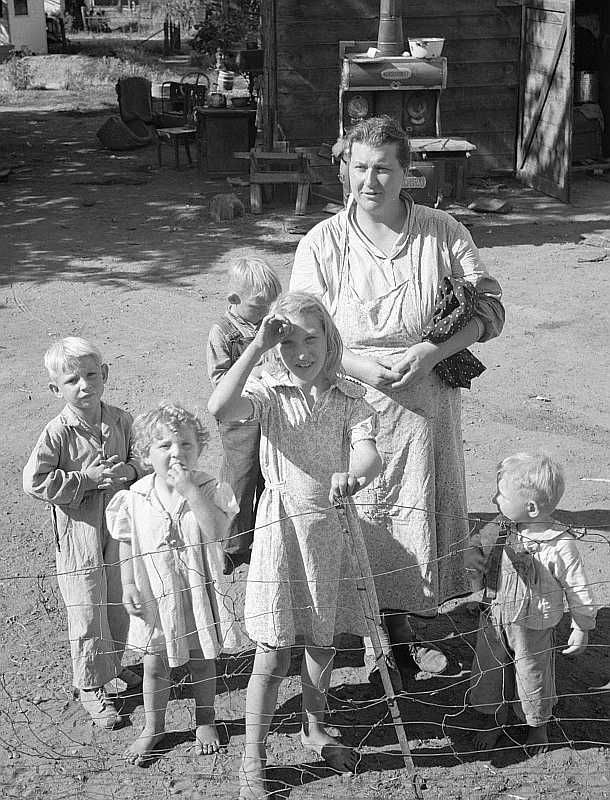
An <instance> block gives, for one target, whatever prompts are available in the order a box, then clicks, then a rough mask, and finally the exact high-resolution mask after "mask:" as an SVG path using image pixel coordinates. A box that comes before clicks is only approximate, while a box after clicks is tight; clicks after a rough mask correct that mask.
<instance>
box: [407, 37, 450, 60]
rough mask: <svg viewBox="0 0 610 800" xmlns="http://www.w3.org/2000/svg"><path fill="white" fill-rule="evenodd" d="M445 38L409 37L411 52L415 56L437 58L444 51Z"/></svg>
mask: <svg viewBox="0 0 610 800" xmlns="http://www.w3.org/2000/svg"><path fill="white" fill-rule="evenodd" d="M444 45H445V40H444V39H435V38H429V37H428V38H419V39H418V38H416V37H413V38H412V39H411V38H410V39H409V52H410V53H411V55H412V56H413V57H414V58H436V57H437V56H440V54H441V53H442V52H443V47H444Z"/></svg>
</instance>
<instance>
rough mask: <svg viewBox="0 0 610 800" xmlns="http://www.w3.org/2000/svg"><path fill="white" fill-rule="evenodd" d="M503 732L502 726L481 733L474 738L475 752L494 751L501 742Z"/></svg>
mask: <svg viewBox="0 0 610 800" xmlns="http://www.w3.org/2000/svg"><path fill="white" fill-rule="evenodd" d="M503 732H504V731H503V729H502V727H501V726H496V727H494V728H486V729H485V730H482V731H479V732H478V733H477V734H475V737H474V747H475V750H493V749H494V747H495V746H496V745H497V744H498V742H499V741H500V739H501V737H502V734H503Z"/></svg>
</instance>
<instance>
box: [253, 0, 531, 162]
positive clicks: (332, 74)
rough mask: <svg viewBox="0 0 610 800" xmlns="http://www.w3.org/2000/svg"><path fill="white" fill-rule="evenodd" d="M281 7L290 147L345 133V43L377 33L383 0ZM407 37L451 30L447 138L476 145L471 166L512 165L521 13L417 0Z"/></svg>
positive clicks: (281, 110) (281, 106)
mask: <svg viewBox="0 0 610 800" xmlns="http://www.w3.org/2000/svg"><path fill="white" fill-rule="evenodd" d="M268 2H271V3H272V5H273V12H274V19H275V26H274V29H273V35H274V48H275V49H274V53H273V57H274V62H273V63H275V65H276V68H277V73H276V74H277V94H276V101H277V109H276V111H277V121H278V122H279V124H280V125H281V128H282V130H283V131H284V133H285V135H286V138H287V139H288V140H289V141H290V143H291V145H296V146H310V145H316V144H319V143H320V142H333V141H334V140H335V138H336V137H337V135H338V131H339V119H338V92H339V77H340V63H339V41H346V40H359V41H366V40H370V41H372V40H376V39H377V31H378V26H379V0H308V2H306V3H305V2H299V1H298V0H268ZM404 5H405V14H404V15H403V30H404V35H405V38H407V37H408V36H422V37H425V36H442V37H444V38H445V48H444V51H443V55H444V56H446V57H447V59H448V80H447V89H446V90H445V91H444V92H443V94H442V97H441V104H440V107H441V127H442V132H443V134H444V135H447V136H454V137H463V138H467V139H469V140H470V141H472V142H473V143H474V144H476V146H477V148H478V149H477V152H476V153H475V154H474V155H473V157H472V158H471V160H470V171H471V172H473V173H477V172H483V171H486V170H488V169H490V168H502V169H512V168H513V167H514V158H515V155H514V154H515V128H516V125H515V120H516V118H517V109H518V80H519V41H520V33H521V29H520V26H521V13H520V11H521V10H520V8H517V7H510V6H509V7H502V6H499V5H498V4H497V2H496V0H408V2H405V4H404Z"/></svg>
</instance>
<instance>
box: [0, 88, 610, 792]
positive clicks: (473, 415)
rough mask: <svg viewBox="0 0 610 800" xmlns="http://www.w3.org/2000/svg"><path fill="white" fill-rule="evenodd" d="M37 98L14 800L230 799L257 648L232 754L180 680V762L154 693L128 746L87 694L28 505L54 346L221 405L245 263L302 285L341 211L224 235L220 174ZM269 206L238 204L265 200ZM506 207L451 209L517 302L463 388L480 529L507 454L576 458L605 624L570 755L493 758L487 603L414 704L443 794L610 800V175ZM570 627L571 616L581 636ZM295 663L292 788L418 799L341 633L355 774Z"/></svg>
mask: <svg viewBox="0 0 610 800" xmlns="http://www.w3.org/2000/svg"><path fill="white" fill-rule="evenodd" d="M28 97H29V100H28V104H27V106H26V105H25V104H24V105H23V106H21V107H17V106H14V107H8V108H6V107H5V108H4V109H0V166H1V165H2V163H8V164H10V165H11V166H12V167H13V170H12V172H11V174H10V176H9V177H8V180H7V181H6V182H5V183H0V242H1V249H0V260H1V272H0V281H1V287H2V293H1V295H0V303H1V305H0V311H1V315H2V334H3V335H2V339H1V341H0V357H1V359H2V370H1V373H0V404H1V407H2V408H3V409H4V412H3V417H4V419H3V426H2V428H3V435H2V441H3V442H4V445H3V447H2V451H1V453H0V460H1V464H2V479H1V481H2V482H1V484H0V492H1V494H0V500H1V505H0V508H1V520H2V521H1V523H0V524H1V529H0V536H1V541H2V550H3V557H2V563H1V565H0V597H1V600H0V621H1V624H0V747H1V751H0V768H1V773H0V786H1V787H2V796H3V797H6V798H34V800H37V799H38V798H49V800H59V798H62V799H63V798H79V800H80V799H82V800H85V799H86V800H111V799H112V800H115V799H116V800H119V799H120V800H140V798H155V800H157V799H159V800H160V799H161V798H174V797H175V798H184V800H201V799H202V798H206V799H207V798H219V799H220V800H230V799H232V798H236V797H237V777H236V771H237V765H238V760H239V756H240V753H241V750H242V745H243V733H244V705H245V686H246V684H247V677H248V673H249V670H250V667H251V653H250V652H245V653H243V654H242V655H241V656H240V657H239V658H227V659H224V660H223V661H222V663H221V671H223V672H224V673H225V677H224V678H223V679H222V680H220V681H219V684H218V691H217V717H218V719H219V720H220V721H221V727H222V730H223V734H224V736H225V738H226V747H225V749H224V751H223V752H222V753H221V754H219V755H218V756H216V757H213V758H197V757H196V756H195V754H194V752H193V750H192V745H193V741H192V736H191V735H190V734H189V733H188V729H189V727H190V725H191V719H190V709H191V704H190V702H189V700H188V699H186V698H185V697H184V696H183V692H181V689H180V687H178V688H177V690H176V699H175V700H174V701H172V702H171V703H170V713H169V727H170V728H171V729H172V731H173V733H172V734H171V735H170V736H169V738H168V740H167V744H168V751H167V752H166V753H163V754H162V755H160V757H159V758H158V759H157V760H155V761H153V763H152V764H151V765H150V766H149V767H148V768H146V769H138V768H137V767H132V766H127V765H125V763H124V762H123V760H122V757H121V756H122V752H123V750H124V748H125V746H126V744H127V743H128V742H129V741H130V740H131V739H132V738H133V736H134V734H135V733H136V732H137V731H138V730H139V727H140V726H141V723H142V707H141V698H127V699H126V700H125V714H126V724H125V726H124V727H123V728H122V729H120V730H118V731H116V732H114V733H106V732H102V731H100V730H98V729H96V728H94V727H93V726H92V725H91V724H90V723H89V721H88V719H87V717H86V715H85V713H84V712H83V710H82V708H81V706H80V703H79V702H78V701H77V700H75V699H74V698H73V696H72V691H71V687H70V685H69V683H70V681H69V674H68V665H69V658H68V647H67V643H66V631H65V616H64V612H63V609H62V605H61V599H60V597H59V595H58V591H57V586H56V583H55V580H54V578H53V571H54V554H53V538H52V533H51V529H50V524H49V517H48V515H47V512H46V510H45V508H44V507H43V505H42V504H40V503H36V502H34V501H30V500H28V499H26V498H25V497H24V496H23V494H22V491H21V478H20V473H21V469H22V467H23V464H24V462H25V460H26V458H27V455H28V454H29V452H30V450H31V448H32V446H33V444H34V442H35V440H36V437H37V436H38V434H39V432H40V430H41V429H42V427H43V425H44V423H45V422H46V421H48V420H49V419H50V418H51V416H53V415H54V414H55V413H56V411H57V409H58V407H57V406H56V405H55V403H54V401H53V398H52V397H51V396H50V394H49V393H48V391H47V389H46V379H45V374H44V372H43V368H42V354H43V352H44V350H45V349H46V347H47V346H48V345H49V342H50V341H51V340H52V339H54V338H57V337H60V336H64V335H69V334H78V335H84V336H87V337H90V338H92V339H93V340H94V341H96V342H98V343H99V344H100V346H101V347H102V349H103V351H104V353H105V356H106V358H107V360H108V363H109V364H110V379H109V383H108V388H107V398H108V400H109V401H111V402H114V403H115V404H117V405H120V406H122V407H125V408H127V409H129V410H131V411H132V412H134V413H137V412H139V411H141V410H145V409H148V408H150V407H151V406H152V405H153V404H154V403H156V402H157V401H158V400H160V399H162V398H177V399H180V400H182V401H183V402H184V403H185V404H186V405H187V406H189V407H191V408H194V409H198V410H199V411H201V412H202V414H203V413H204V412H205V406H206V401H207V397H208V395H209V386H208V381H207V377H206V374H205V364H204V349H205V342H206V336H207V332H208V328H209V326H210V324H211V323H212V322H213V321H214V320H215V319H217V318H218V316H219V315H220V314H221V312H222V311H223V308H224V305H225V273H226V269H227V266H228V264H229V263H230V262H231V260H232V259H233V258H235V256H237V255H239V254H241V253H246V252H253V251H255V252H256V253H258V254H259V255H261V256H263V257H264V258H266V259H267V260H268V261H269V262H270V263H271V264H272V265H273V266H274V267H275V268H276V269H277V271H278V273H279V275H280V276H281V278H282V281H283V283H284V285H285V286H286V285H287V282H288V278H289V273H290V266H291V263H292V257H293V253H294V250H295V247H296V244H297V242H298V240H299V236H300V235H302V232H303V230H306V229H307V228H308V227H310V226H311V225H312V224H314V223H315V222H317V221H318V220H319V219H322V218H323V217H324V212H323V210H322V206H323V203H321V202H320V203H318V204H315V203H314V204H312V206H311V207H310V209H309V213H308V214H307V216H306V217H303V218H294V217H293V216H292V212H293V209H294V206H293V201H291V200H290V199H289V198H288V197H279V198H276V199H275V201H274V202H272V203H271V204H270V205H268V206H266V208H265V213H264V214H263V215H262V216H258V217H255V216H252V215H251V214H249V213H247V214H246V216H245V217H244V218H241V219H238V220H236V221H234V222H233V223H227V224H224V223H223V224H221V225H218V224H215V223H214V222H213V221H212V220H211V218H210V216H209V213H208V204H209V199H210V197H212V196H213V195H214V194H216V193H218V192H221V191H226V190H227V184H226V183H225V182H224V181H216V182H212V181H208V180H205V179H204V178H203V177H202V176H201V175H200V174H198V172H197V170H196V169H194V168H191V169H188V168H187V169H183V170H180V171H177V170H175V169H173V167H172V166H169V164H170V163H171V159H169V158H168V159H167V163H168V166H164V167H163V168H161V169H159V168H158V167H157V166H156V153H155V151H154V148H145V149H142V150H138V151H134V152H130V153H126V154H112V153H110V152H109V151H105V150H103V149H101V148H100V147H99V145H98V143H97V141H96V139H95V131H96V130H97V129H98V128H99V127H100V125H101V124H102V122H103V121H104V119H105V117H106V116H107V115H108V113H109V110H110V109H109V108H108V107H106V108H103V107H102V105H103V98H102V102H100V103H98V104H97V107H96V108H91V107H89V106H87V105H85V104H83V103H82V102H81V103H80V106H79V107H78V108H77V107H76V106H77V105H78V103H75V100H74V97H73V96H72V97H70V96H67V95H60V94H59V93H55V96H54V97H52V98H50V95H49V92H46V93H45V92H37V93H32V92H30V93H29V94H28ZM79 102H80V101H79ZM108 103H112V100H111V99H110V100H108ZM58 109H60V110H58ZM61 109H63V110H61ZM246 192H247V189H238V193H239V194H240V195H241V196H242V197H243V199H244V201H245V204H246V208H248V202H247V195H246V194H245V193H246ZM491 195H493V196H501V197H506V198H509V199H510V200H511V202H512V204H513V212H512V213H510V214H508V215H506V216H498V215H497V216H494V215H491V214H483V215H480V214H475V213H474V212H470V211H468V210H467V209H466V208H465V207H464V206H450V207H449V210H450V211H451V212H452V213H455V214H456V216H458V217H459V218H460V219H462V220H463V221H465V222H466V223H467V224H468V225H469V226H470V227H471V230H472V233H473V236H474V238H475V241H476V242H477V244H478V245H479V247H480V248H481V253H482V256H483V258H484V260H485V262H486V263H487V264H488V266H489V269H490V271H491V272H492V273H493V274H494V275H496V276H497V277H498V278H499V279H500V281H501V283H502V285H503V287H504V292H505V295H504V299H505V304H506V308H507V324H506V328H505V331H504V334H503V335H502V336H501V337H500V338H498V339H496V340H494V341H493V342H490V343H488V344H486V345H485V346H482V347H481V348H480V349H478V354H479V355H480V357H481V358H482V360H483V361H484V363H485V364H486V365H487V367H488V369H487V372H486V373H485V374H484V375H483V376H482V377H481V378H480V379H479V380H478V381H477V382H476V384H475V385H474V387H473V389H472V391H471V392H465V393H464V447H465V455H466V466H467V475H468V482H469V509H470V512H471V514H472V516H473V519H488V518H489V516H490V515H491V514H492V512H493V510H494V509H493V506H492V505H491V501H490V497H491V493H492V489H493V474H494V465H495V463H496V461H497V460H498V459H499V458H500V457H502V456H504V455H506V454H508V453H510V452H513V451H515V450H517V449H524V448H534V447H542V448H544V449H545V450H547V451H548V452H549V453H551V454H552V455H554V456H556V457H557V458H558V459H559V460H560V461H561V462H562V464H563V465H564V466H565V470H566V474H567V486H568V488H567V491H566V494H565V496H564V498H563V501H562V504H561V514H560V516H561V517H562V519H565V520H569V521H571V522H573V523H574V524H575V525H577V526H581V527H584V528H586V531H585V532H584V535H583V539H582V550H583V552H584V554H585V558H586V561H587V566H588V570H589V578H590V581H591V582H592V583H595V584H596V585H597V589H598V594H599V602H600V612H599V623H598V628H597V630H596V632H595V633H594V634H593V635H592V637H591V646H590V647H589V649H588V650H587V651H586V653H585V654H584V655H582V656H580V657H579V658H577V659H568V658H565V657H563V656H561V655H558V657H557V678H558V691H559V694H560V696H561V699H560V702H559V705H558V707H557V721H556V722H555V723H554V724H553V725H552V726H551V736H552V740H553V743H554V745H555V746H554V748H553V749H552V751H551V752H550V753H549V754H547V755H541V756H537V757H535V758H533V759H526V757H525V755H524V752H523V750H522V748H521V747H520V746H519V743H520V742H522V741H523V730H522V729H519V728H517V727H511V728H510V729H509V731H508V733H509V734H510V735H509V736H506V737H504V738H503V739H502V741H501V747H500V749H499V750H498V751H497V752H495V753H494V754H493V755H491V756H490V755H485V754H483V753H477V752H476V751H475V750H474V748H473V745H472V732H471V729H472V725H473V720H474V717H473V714H472V712H471V711H470V710H469V709H468V708H467V707H466V706H465V703H464V689H465V686H466V685H467V681H468V675H469V668H470V662H471V660H472V646H473V644H474V639H475V635H474V631H475V629H476V617H475V616H473V614H472V613H471V611H470V606H469V605H468V604H467V603H466V602H458V603H454V604H451V605H450V607H449V608H447V609H446V613H443V614H442V615H440V616H439V617H438V619H437V620H435V621H434V622H433V623H431V624H430V625H429V626H428V628H427V631H422V633H423V634H424V635H426V634H427V636H428V638H430V639H434V640H441V641H442V644H443V647H444V648H445V649H446V650H447V651H448V652H449V654H450V655H451V668H450V670H449V673H448V674H446V675H443V676H440V677H436V678H433V677H431V676H429V675H424V674H419V675H417V676H410V677H409V678H408V680H407V685H406V691H405V694H404V696H403V698H402V699H401V701H400V709H401V712H402V715H403V718H404V720H406V721H407V723H408V724H407V734H408V738H409V741H410V745H411V748H412V752H413V756H414V760H415V765H416V768H417V771H418V773H419V775H420V776H421V777H422V778H423V779H424V780H425V785H426V787H427V788H425V789H422V790H421V794H422V796H423V797H424V798H426V800H440V798H443V800H500V798H502V800H504V799H506V800H508V799H509V798H513V799H515V800H519V799H520V798H524V799H525V798H527V799H528V800H533V798H566V799H567V798H570V799H572V798H582V799H583V800H598V799H599V798H605V797H608V796H610V772H609V763H608V756H609V753H610V750H609V749H608V748H609V744H610V707H609V705H610V704H609V703H608V695H609V691H610V689H609V687H610V658H609V655H608V630H609V628H608V621H609V618H610V589H609V586H610V584H609V582H608V581H609V575H610V566H609V564H610V558H609V556H610V550H609V527H608V526H609V522H610V504H609V501H608V483H609V481H610V471H609V468H608V452H609V450H610V438H609V436H608V416H609V415H608V407H607V398H608V396H609V391H608V389H609V386H608V321H609V319H608V317H609V314H608V304H609V296H608V288H607V285H608V284H607V272H608V265H609V264H610V221H609V220H610V182H608V179H607V176H601V177H596V178H592V177H586V176H581V177H579V178H577V180H576V184H575V191H574V202H573V203H572V204H571V205H569V206H562V205H560V204H559V203H556V202H554V201H551V200H549V199H548V198H545V197H542V196H540V195H537V194H536V193H534V192H531V191H526V190H522V189H519V188H518V187H517V186H516V184H513V183H512V182H510V181H509V182H506V181H504V182H503V181H502V180H501V179H500V178H498V179H496V178H490V179H488V180H484V181H483V180H478V181H474V182H472V183H471V184H470V186H469V189H468V199H472V198H473V197H477V196H486V197H489V196H491ZM210 425H211V423H210ZM211 428H212V430H213V427H212V425H211ZM218 463H219V443H218V440H217V437H216V435H215V434H214V435H213V437H212V444H211V446H210V449H209V451H208V452H207V453H206V465H207V466H208V467H209V468H210V469H211V471H214V470H215V469H216V468H217V466H218ZM245 577H246V567H242V568H240V569H239V570H238V571H237V572H236V573H235V574H234V576H233V579H232V589H231V590H232V591H233V592H234V593H235V595H236V597H240V596H241V594H242V593H243V585H244V580H245ZM567 635H568V623H567V621H566V620H564V623H563V624H562V626H561V627H560V630H559V640H560V642H561V641H565V640H566V638H567ZM296 655H298V654H296ZM292 666H293V669H292V670H291V675H290V677H289V679H288V680H287V681H286V682H285V683H284V685H283V688H282V691H281V697H280V706H279V709H278V715H277V717H276V720H275V723H274V732H273V733H272V735H271V736H270V743H269V745H270V747H269V749H270V754H269V756H270V757H269V763H270V765H272V769H271V770H270V772H271V777H272V779H273V780H274V781H276V784H274V785H276V786H277V788H278V791H277V793H275V794H274V795H273V796H274V797H277V798H280V797H281V798H287V797H290V798H291V800H297V799H298V800H300V799H301V798H313V797H316V798H329V800H330V799H331V798H332V800H335V798H344V797H351V798H353V800H361V799H362V800H364V798H367V799H368V798H379V799H385V798H388V799H389V800H399V798H400V800H402V799H403V798H409V797H414V796H415V794H414V793H413V792H412V791H411V784H410V781H409V779H408V776H407V774H406V770H405V769H404V766H403V762H402V760H401V757H400V750H399V747H398V745H397V740H396V737H395V734H394V730H393V728H392V725H391V722H390V719H389V717H388V715H387V713H386V706H385V704H384V702H383V700H382V699H380V698H379V697H377V696H376V695H375V692H374V691H373V690H372V689H371V687H370V686H369V685H368V684H367V682H366V676H365V672H364V668H363V665H362V652H361V650H360V649H359V643H358V642H357V641H342V642H341V650H340V651H339V654H338V657H337V661H336V667H337V668H336V669H335V672H334V674H333V681H332V692H331V698H330V701H329V702H330V709H331V712H332V714H331V719H332V722H333V724H335V725H337V726H339V727H341V728H342V729H343V731H344V737H345V739H346V740H347V741H348V742H351V743H352V744H354V745H357V746H359V748H360V751H361V754H362V759H361V762H360V765H359V768H358V772H357V774H356V775H355V776H340V775H334V774H332V773H331V772H330V771H329V770H328V769H327V768H325V766H324V764H323V762H321V761H319V760H317V757H315V756H313V757H312V756H311V754H308V753H306V752H305V751H304V750H303V749H302V747H301V745H300V742H299V739H298V710H299V706H300V688H299V679H298V659H297V658H296V657H295V659H294V660H293V665H292ZM117 688H119V689H120V688H121V687H120V686H119V687H117ZM511 737H513V738H511Z"/></svg>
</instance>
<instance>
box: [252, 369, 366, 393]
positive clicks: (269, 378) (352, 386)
mask: <svg viewBox="0 0 610 800" xmlns="http://www.w3.org/2000/svg"><path fill="white" fill-rule="evenodd" d="M261 379H264V382H265V383H266V384H267V385H268V386H290V388H291V389H294V388H296V387H295V384H294V383H293V382H292V381H291V380H290V375H289V374H288V372H287V371H285V370H282V371H280V370H277V371H274V372H268V371H267V370H266V369H265V370H263V372H262V374H261ZM330 389H338V390H339V391H340V392H342V393H343V394H344V395H347V397H355V398H360V397H364V396H365V394H366V389H365V388H364V386H363V385H362V384H361V383H359V382H358V381H355V380H354V379H353V378H348V377H346V376H345V375H338V376H337V380H336V382H335V383H331V385H330ZM327 391H328V390H327Z"/></svg>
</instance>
